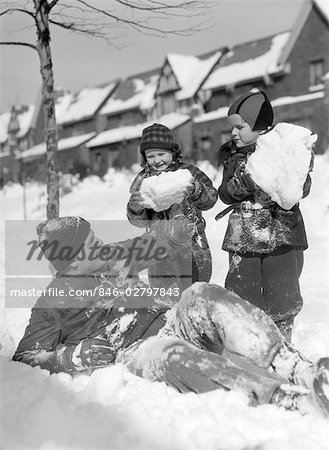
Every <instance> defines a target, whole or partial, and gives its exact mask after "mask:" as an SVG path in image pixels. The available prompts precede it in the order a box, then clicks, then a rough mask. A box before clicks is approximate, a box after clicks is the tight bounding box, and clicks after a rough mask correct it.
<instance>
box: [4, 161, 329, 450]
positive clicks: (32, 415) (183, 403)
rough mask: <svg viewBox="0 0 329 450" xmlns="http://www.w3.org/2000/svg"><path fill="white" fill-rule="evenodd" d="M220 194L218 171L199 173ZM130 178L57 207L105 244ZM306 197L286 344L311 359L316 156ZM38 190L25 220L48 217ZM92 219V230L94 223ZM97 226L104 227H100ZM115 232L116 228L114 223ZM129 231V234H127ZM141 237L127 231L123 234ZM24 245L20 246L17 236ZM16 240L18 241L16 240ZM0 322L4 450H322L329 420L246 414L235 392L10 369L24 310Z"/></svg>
mask: <svg viewBox="0 0 329 450" xmlns="http://www.w3.org/2000/svg"><path fill="white" fill-rule="evenodd" d="M198 166H199V167H200V168H201V170H203V171H205V172H206V173H207V175H208V176H209V177H210V178H211V179H212V180H214V185H215V186H216V187H217V186H219V184H220V181H221V172H220V171H218V170H217V169H215V168H214V167H213V166H211V165H210V164H209V163H207V162H202V164H201V163H200V164H198ZM133 178H134V173H132V172H128V171H122V172H116V171H114V170H113V169H111V170H110V171H109V172H108V174H107V176H106V177H105V178H104V180H103V181H102V180H100V179H99V178H98V177H89V178H87V179H85V180H84V181H83V182H82V183H79V184H78V185H77V186H74V187H73V188H72V192H71V193H69V194H67V195H65V196H64V197H62V198H61V211H60V213H61V215H72V214H77V215H80V216H82V217H84V218H86V219H88V220H90V221H91V224H92V227H93V228H97V227H98V228H99V231H98V232H97V235H98V236H99V237H100V238H101V239H102V240H104V242H108V241H109V240H111V239H110V238H111V237H112V236H110V235H109V231H108V228H107V222H105V221H101V220H98V219H113V220H117V219H120V220H121V219H125V217H126V216H125V206H126V203H127V201H128V198H129V186H130V184H131V182H132V180H133ZM312 178H313V184H312V190H311V194H310V195H309V196H308V197H307V198H305V199H303V200H302V202H301V209H302V212H303V216H304V221H305V225H306V229H307V234H308V240H309V249H308V250H307V251H306V252H305V265H304V270H303V273H302V276H301V288H302V293H303V297H304V307H303V310H302V312H301V313H300V314H299V315H298V316H297V320H296V326H295V328H294V332H293V341H294V344H295V345H296V346H297V348H298V349H299V350H301V351H302V352H303V353H304V354H305V355H306V356H308V357H310V358H311V359H312V360H316V359H317V358H319V357H320V356H324V355H328V354H329V326H328V325H329V297H328V292H329V277H328V267H329V209H328V207H329V200H328V195H327V193H328V189H329V158H328V155H322V156H316V158H315V166H314V172H312ZM44 192H45V187H44V186H42V185H38V184H32V183H31V184H27V187H26V198H27V217H28V219H37V220H39V219H40V220H43V219H44V218H45V214H46V213H45V194H44ZM224 207H225V205H223V204H222V203H221V202H220V201H219V202H218V203H217V204H216V205H215V207H214V208H212V209H211V210H209V211H206V212H205V213H204V217H205V219H206V221H207V229H206V232H207V236H208V239H209V244H210V247H211V250H212V256H213V276H212V282H215V283H218V284H219V285H223V284H224V280H225V276H226V272H227V269H228V255H227V253H226V252H224V251H222V250H221V249H220V247H221V243H222V240H223V236H224V232H225V229H226V225H227V219H228V218H227V216H226V217H225V218H223V219H222V220H221V221H219V222H215V220H214V217H215V215H216V214H217V213H218V212H219V211H220V210H221V209H223V208H224ZM0 210H1V213H2V216H3V217H6V218H7V219H23V212H22V188H21V186H19V185H15V186H11V187H9V186H8V187H7V188H6V189H5V190H2V191H0ZM97 220H98V221H97ZM100 222H104V223H105V226H104V227H103V228H101V227H100ZM120 223H122V222H120ZM128 227H130V228H128ZM142 231H143V230H142V229H137V228H135V227H132V226H130V225H129V224H127V230H125V231H124V232H125V233H127V236H128V233H130V232H131V233H133V232H135V233H141V232H142ZM0 234H1V237H2V239H0V272H1V274H2V276H1V277H0V296H1V299H0V301H1V304H2V305H3V304H4V281H5V280H4V271H5V270H4V253H5V252H4V239H3V235H4V221H3V220H2V221H0ZM23 238H24V237H23ZM17 239H22V237H20V236H17ZM0 312H1V314H0V342H1V343H2V344H3V348H2V350H1V351H0V355H1V356H0V364H1V366H0V387H1V401H2V416H1V426H2V436H1V445H2V447H3V448H4V449H6V450H7V449H10V450H22V449H24V450H32V449H33V450H36V449H41V450H87V449H88V450H104V449H106V448H110V449H111V450H121V449H122V450H123V449H124V450H139V449H140V450H148V449H150V450H151V449H155V448H156V449H158V450H176V449H177V450H178V449H179V450H181V449H184V450H247V449H248V450H277V449H280V450H328V449H329V443H328V421H325V420H323V419H319V418H314V417H311V416H305V417H302V416H301V415H299V414H298V413H292V412H286V411H283V410H280V409H278V408H276V407H275V406H272V405H265V406H261V407H258V408H251V407H249V406H248V405H247V399H246V398H245V397H244V396H243V395H241V394H238V393H235V392H222V391H220V390H218V391H214V392H210V393H208V394H202V395H196V394H193V393H191V394H184V395H183V394H178V393H177V392H175V391H174V390H173V389H171V388H169V387H167V386H166V385H165V384H164V383H150V382H147V381H146V380H143V379H140V378H138V377H134V376H133V375H130V374H128V373H127V372H125V371H124V370H123V368H122V366H115V367H109V368H106V369H101V370H98V371H96V372H95V373H94V374H93V375H91V376H89V377H88V376H80V377H78V378H74V379H72V378H71V377H69V376H68V375H65V374H59V375H51V376H50V375H49V373H48V372H47V371H45V370H41V369H39V368H31V367H29V366H26V365H24V364H20V363H14V362H11V361H10V358H11V355H12V354H13V352H14V350H15V347H16V346H17V343H18V341H19V340H20V339H21V337H22V334H23V332H24V329H25V327H26V325H27V323H28V319H29V315H30V310H29V309H19V308H15V309H9V308H2V309H1V311H0Z"/></svg>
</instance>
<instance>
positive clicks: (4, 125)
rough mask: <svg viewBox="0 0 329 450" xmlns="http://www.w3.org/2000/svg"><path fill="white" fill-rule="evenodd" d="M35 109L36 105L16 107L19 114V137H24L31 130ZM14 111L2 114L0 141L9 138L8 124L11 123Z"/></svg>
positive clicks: (17, 114)
mask: <svg viewBox="0 0 329 450" xmlns="http://www.w3.org/2000/svg"><path fill="white" fill-rule="evenodd" d="M34 111H35V106H34V105H29V106H17V107H15V114H16V116H17V121H18V127H19V130H18V132H17V135H16V136H17V138H23V137H24V136H25V135H26V133H27V132H28V131H29V130H30V128H31V125H32V120H33V115H34ZM11 116H12V113H11V112H5V113H2V114H0V143H4V142H6V140H7V139H8V126H9V123H10V119H11Z"/></svg>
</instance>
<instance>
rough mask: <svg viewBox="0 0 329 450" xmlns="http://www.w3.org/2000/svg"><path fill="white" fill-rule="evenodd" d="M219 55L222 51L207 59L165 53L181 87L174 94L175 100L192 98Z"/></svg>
mask: <svg viewBox="0 0 329 450" xmlns="http://www.w3.org/2000/svg"><path fill="white" fill-rule="evenodd" d="M221 56H222V52H216V53H214V54H213V55H211V56H210V57H209V58H207V59H201V58H198V57H196V56H188V55H177V54H172V53H170V54H169V55H167V61H168V62H169V64H170V66H171V68H172V70H173V72H174V74H175V77H176V79H177V81H178V83H179V86H180V87H181V90H180V91H178V92H177V94H176V98H177V100H184V99H188V98H192V97H193V96H194V95H195V93H196V92H197V91H198V89H199V88H200V86H201V84H202V83H203V81H204V80H205V79H206V77H207V76H208V75H209V73H210V71H211V70H212V69H213V67H214V66H215V65H216V64H217V62H218V60H219V58H220V57H221Z"/></svg>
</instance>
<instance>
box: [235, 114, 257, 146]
mask: <svg viewBox="0 0 329 450" xmlns="http://www.w3.org/2000/svg"><path fill="white" fill-rule="evenodd" d="M228 121H229V124H230V126H231V127H232V130H231V135H232V139H233V141H234V143H235V145H236V146H237V147H238V148H241V147H245V146H246V145H250V144H254V143H255V142H256V141H257V139H258V137H259V131H252V129H251V127H250V125H249V124H248V122H246V121H245V120H244V119H243V118H242V117H241V116H239V114H232V115H231V116H229V117H228Z"/></svg>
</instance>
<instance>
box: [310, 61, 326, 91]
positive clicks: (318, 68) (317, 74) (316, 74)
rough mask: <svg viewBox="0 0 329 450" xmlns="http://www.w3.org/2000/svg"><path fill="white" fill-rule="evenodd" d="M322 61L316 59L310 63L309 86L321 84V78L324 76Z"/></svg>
mask: <svg viewBox="0 0 329 450" xmlns="http://www.w3.org/2000/svg"><path fill="white" fill-rule="evenodd" d="M323 65H324V61H323V59H317V60H315V61H311V62H310V86H311V87H312V86H318V85H319V84H322V77H323V75H324V68H323Z"/></svg>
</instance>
